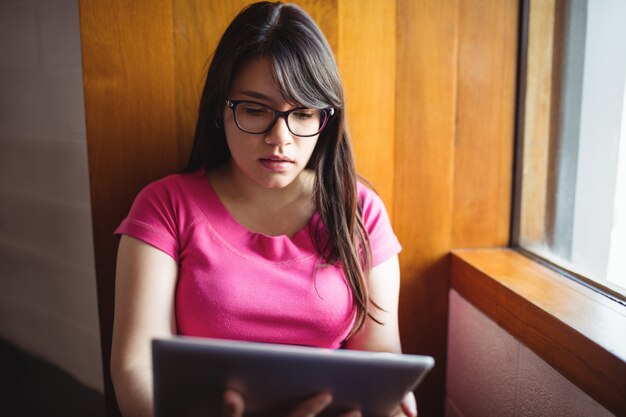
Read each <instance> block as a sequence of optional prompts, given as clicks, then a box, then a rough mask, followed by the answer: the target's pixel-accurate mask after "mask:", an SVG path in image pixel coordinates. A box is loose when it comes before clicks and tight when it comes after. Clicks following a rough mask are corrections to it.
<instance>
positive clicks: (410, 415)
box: [394, 392, 417, 417]
mask: <svg viewBox="0 0 626 417" xmlns="http://www.w3.org/2000/svg"><path fill="white" fill-rule="evenodd" d="M396 416H397V417H403V416H407V417H417V402H416V401H415V395H413V393H412V392H409V393H408V394H407V395H405V396H404V398H403V399H402V402H401V403H400V409H399V410H398V412H397V413H396V414H394V417H396Z"/></svg>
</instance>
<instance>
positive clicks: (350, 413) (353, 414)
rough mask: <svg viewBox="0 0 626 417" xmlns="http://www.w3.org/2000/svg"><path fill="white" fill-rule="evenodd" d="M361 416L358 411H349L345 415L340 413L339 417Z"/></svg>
mask: <svg viewBox="0 0 626 417" xmlns="http://www.w3.org/2000/svg"><path fill="white" fill-rule="evenodd" d="M362 416H363V413H361V412H360V411H359V410H351V411H347V412H345V413H341V415H340V416H339V417H362Z"/></svg>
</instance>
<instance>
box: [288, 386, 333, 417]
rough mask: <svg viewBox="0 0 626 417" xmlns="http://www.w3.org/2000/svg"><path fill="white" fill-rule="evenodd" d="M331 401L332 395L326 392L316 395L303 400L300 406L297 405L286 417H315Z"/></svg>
mask: <svg viewBox="0 0 626 417" xmlns="http://www.w3.org/2000/svg"><path fill="white" fill-rule="evenodd" d="M332 401H333V397H332V395H330V394H329V393H327V392H324V393H321V394H317V395H315V396H314V397H311V398H309V399H307V400H304V401H302V402H301V403H300V404H298V406H297V407H296V408H295V409H294V410H293V411H292V412H291V413H290V414H289V416H288V417H313V416H316V415H318V414H319V413H320V412H321V411H322V410H323V409H324V408H326V407H327V406H328V404H330V403H331V402H332Z"/></svg>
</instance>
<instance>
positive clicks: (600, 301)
mask: <svg viewBox="0 0 626 417" xmlns="http://www.w3.org/2000/svg"><path fill="white" fill-rule="evenodd" d="M452 286H453V288H454V289H456V290H457V291H458V292H459V294H461V295H462V296H463V297H464V298H465V299H467V300H468V301H470V302H471V303H472V304H473V305H475V306H476V307H478V308H479V309H480V310H482V311H483V312H485V314H487V315H488V316H489V317H490V318H491V319H492V320H494V321H495V322H496V323H498V324H499V325H500V326H502V327H503V328H504V329H506V330H507V331H508V332H509V333H511V334H512V335H513V337H515V338H516V339H518V340H519V341H520V342H521V343H523V344H524V345H525V346H528V347H529V348H530V349H531V350H533V351H534V352H535V353H536V354H537V355H538V356H539V357H540V358H542V359H543V360H544V361H546V362H547V363H548V364H550V365H551V366H552V367H553V368H555V369H556V370H557V371H558V372H559V373H560V374H562V375H564V376H565V377H566V378H568V379H569V380H570V381H572V382H573V383H574V384H576V385H577V386H579V387H580V388H581V389H582V390H583V391H584V392H586V393H587V394H588V395H590V396H591V397H592V398H594V399H595V400H597V401H598V402H599V403H600V404H602V405H604V406H605V407H606V408H608V409H609V410H610V411H612V412H613V413H615V414H616V415H619V416H623V415H626V307H624V306H622V305H620V304H618V303H615V302H614V301H612V300H609V299H608V298H606V297H604V296H603V295H601V294H599V293H596V292H594V291H593V290H591V289H589V288H586V287H584V286H582V285H580V284H578V283H576V282H574V281H572V280H570V279H568V278H566V277H564V276H562V275H561V274H559V273H557V272H554V271H551V270H549V269H547V268H546V267H543V266H541V265H539V264H537V263H536V262H534V261H532V260H531V259H529V258H527V257H525V256H523V255H521V254H519V253H517V252H515V251H513V250H508V249H491V250H469V251H467V250H463V251H455V253H454V254H453V256H452ZM581 352H583V353H584V354H581Z"/></svg>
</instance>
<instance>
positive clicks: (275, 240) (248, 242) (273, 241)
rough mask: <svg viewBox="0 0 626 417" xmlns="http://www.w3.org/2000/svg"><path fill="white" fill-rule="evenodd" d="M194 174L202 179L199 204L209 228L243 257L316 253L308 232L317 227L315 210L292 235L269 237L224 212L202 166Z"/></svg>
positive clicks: (295, 257) (286, 257)
mask: <svg viewBox="0 0 626 417" xmlns="http://www.w3.org/2000/svg"><path fill="white" fill-rule="evenodd" d="M195 176H196V177H197V178H198V179H199V180H200V181H201V182H202V184H203V187H204V189H205V191H206V192H205V193H200V195H201V197H200V198H201V199H202V200H203V201H202V203H203V204H201V205H200V206H201V207H202V211H203V214H204V216H205V217H206V218H207V220H208V221H209V223H210V225H211V226H212V228H213V229H214V230H215V232H216V233H217V234H218V235H219V236H220V238H221V239H222V240H223V241H225V242H226V243H227V245H228V246H230V247H231V249H234V250H235V251H238V252H241V253H242V254H244V255H246V256H252V257H257V256H259V257H261V258H264V259H266V260H270V261H274V262H275V261H281V262H285V261H293V260H299V259H302V258H309V257H311V256H313V255H315V256H317V255H319V253H318V251H317V249H316V247H315V244H314V243H313V239H312V235H313V231H314V230H315V228H319V225H320V224H321V222H320V221H319V212H317V211H315V212H314V213H313V215H312V216H311V218H310V219H309V221H308V222H307V223H306V224H305V225H304V226H303V227H302V228H301V229H300V230H298V231H297V232H296V233H295V234H294V235H293V236H288V235H278V236H270V235H266V234H263V233H259V232H253V231H251V230H249V229H248V228H246V227H245V226H244V225H242V224H241V223H239V222H238V221H237V220H236V219H235V218H234V217H233V216H232V214H231V213H230V211H228V209H227V208H226V206H225V205H224V203H223V202H222V200H221V198H220V196H219V195H218V194H217V192H216V191H215V189H214V188H213V184H211V181H210V179H209V178H208V175H207V174H206V171H205V169H204V168H201V169H199V170H198V171H196V173H195Z"/></svg>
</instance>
